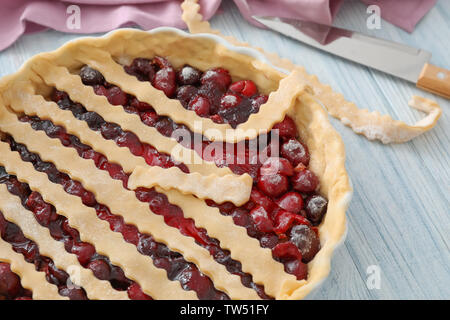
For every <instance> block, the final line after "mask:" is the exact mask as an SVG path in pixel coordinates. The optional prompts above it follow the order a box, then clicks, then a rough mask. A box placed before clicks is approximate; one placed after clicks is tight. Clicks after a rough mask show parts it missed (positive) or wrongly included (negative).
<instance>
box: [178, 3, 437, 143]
mask: <svg viewBox="0 0 450 320" xmlns="http://www.w3.org/2000/svg"><path fill="white" fill-rule="evenodd" d="M181 7H182V9H183V16H182V17H183V20H184V22H186V24H187V26H188V28H189V31H190V32H192V33H212V34H215V35H218V36H220V37H222V38H224V39H226V40H227V41H229V42H230V43H232V44H234V45H236V46H241V47H251V48H253V49H256V50H258V51H260V52H261V53H262V54H264V55H265V56H266V58H268V59H269V60H270V61H271V62H272V64H273V65H274V66H276V67H279V68H283V69H285V70H287V71H292V70H294V69H297V70H298V71H299V73H300V76H301V78H302V82H305V83H306V84H307V85H308V86H310V87H311V88H312V89H313V91H314V96H315V97H316V98H317V99H318V100H320V101H321V102H322V104H323V105H324V106H325V108H326V109H327V110H328V113H329V114H330V115H331V116H333V117H335V118H337V119H339V120H341V122H342V123H343V124H344V125H346V126H349V127H350V128H352V129H353V131H355V132H356V133H359V134H362V135H364V136H365V137H366V138H368V139H369V140H375V139H378V140H380V141H381V142H383V143H402V142H406V141H409V140H411V139H413V138H415V137H417V136H418V135H421V134H422V133H424V132H426V131H428V130H430V129H432V128H433V127H434V126H435V125H436V123H437V120H438V119H439V117H440V116H441V113H442V110H441V108H440V107H439V105H438V104H437V103H436V102H435V101H433V100H430V99H426V98H423V97H418V96H413V97H412V99H411V100H410V102H409V105H410V106H411V107H413V108H415V109H418V110H421V111H423V112H425V113H426V114H427V116H426V117H425V118H423V119H422V120H420V121H418V122H416V123H415V124H414V125H408V124H406V123H405V122H403V121H398V120H394V119H392V118H391V117H390V116H388V115H381V114H380V113H379V112H369V111H368V110H366V109H358V107H357V106H356V105H355V104H354V103H353V102H350V101H347V100H346V99H345V97H344V96H343V95H342V94H341V93H338V92H335V91H333V89H332V88H331V87H330V86H329V85H326V84H323V83H321V82H320V81H319V79H318V78H317V76H315V75H311V74H308V73H307V72H306V70H305V68H303V67H300V66H298V65H295V64H293V63H292V62H291V61H290V60H288V59H283V58H280V57H279V56H278V55H277V54H275V53H268V52H265V51H264V50H263V49H261V48H257V47H252V46H250V45H249V44H248V43H243V42H240V41H238V40H236V39H235V38H234V37H232V36H224V35H223V34H221V32H220V31H218V30H214V29H212V28H211V26H210V24H209V22H208V21H204V20H203V17H202V15H201V14H200V13H199V12H200V6H199V5H198V0H184V2H183V4H182V5H181ZM424 106H425V107H424Z"/></svg>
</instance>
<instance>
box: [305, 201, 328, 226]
mask: <svg viewBox="0 0 450 320" xmlns="http://www.w3.org/2000/svg"><path fill="white" fill-rule="evenodd" d="M327 205H328V201H327V200H326V199H325V198H324V197H322V196H320V195H317V194H316V195H312V196H310V197H308V198H307V199H306V215H307V217H308V219H309V220H311V221H312V222H313V223H314V224H319V223H320V221H322V218H323V215H324V214H325V212H327Z"/></svg>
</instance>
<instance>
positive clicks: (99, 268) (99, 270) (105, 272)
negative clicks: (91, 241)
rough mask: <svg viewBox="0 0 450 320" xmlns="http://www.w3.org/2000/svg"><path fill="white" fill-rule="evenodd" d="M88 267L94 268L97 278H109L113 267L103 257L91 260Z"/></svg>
mask: <svg viewBox="0 0 450 320" xmlns="http://www.w3.org/2000/svg"><path fill="white" fill-rule="evenodd" d="M87 267H88V268H89V269H91V270H92V272H93V273H94V275H95V277H96V278H97V279H100V280H109V279H110V277H111V268H110V267H109V264H108V263H106V262H105V261H104V260H102V259H97V260H93V261H91V262H89V264H88V266H87Z"/></svg>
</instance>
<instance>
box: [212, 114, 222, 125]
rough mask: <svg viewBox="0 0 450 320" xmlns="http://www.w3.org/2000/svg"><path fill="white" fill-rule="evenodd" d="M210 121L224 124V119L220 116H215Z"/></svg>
mask: <svg viewBox="0 0 450 320" xmlns="http://www.w3.org/2000/svg"><path fill="white" fill-rule="evenodd" d="M210 119H211V120H212V121H213V122H215V123H224V121H223V118H222V117H221V116H219V115H218V114H213V115H212V116H211V117H210Z"/></svg>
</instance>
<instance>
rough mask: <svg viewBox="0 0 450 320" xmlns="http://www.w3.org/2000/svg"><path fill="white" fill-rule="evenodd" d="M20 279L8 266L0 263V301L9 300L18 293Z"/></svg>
mask: <svg viewBox="0 0 450 320" xmlns="http://www.w3.org/2000/svg"><path fill="white" fill-rule="evenodd" d="M20 287H21V286H20V279H19V277H18V276H17V275H16V274H15V273H13V272H12V271H11V269H10V266H9V264H7V263H3V262H0V300H2V299H1V298H2V297H4V298H5V299H11V298H12V297H15V296H17V294H18V293H19V291H20Z"/></svg>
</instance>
